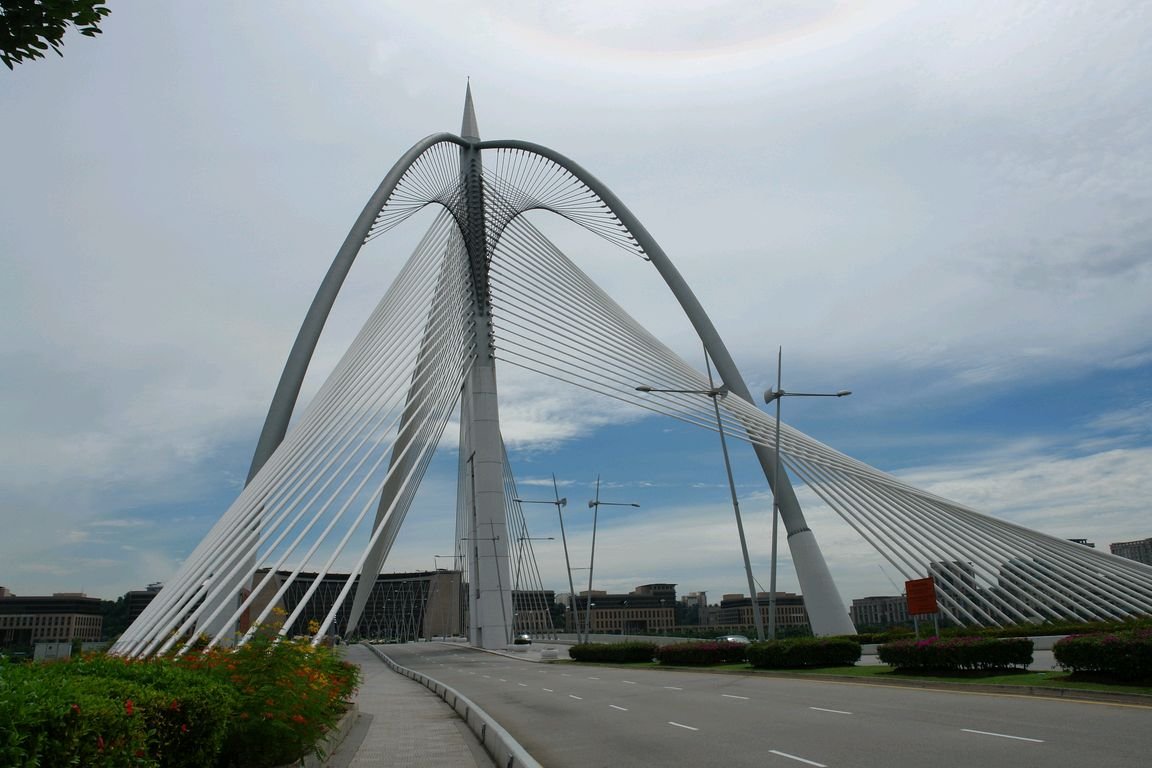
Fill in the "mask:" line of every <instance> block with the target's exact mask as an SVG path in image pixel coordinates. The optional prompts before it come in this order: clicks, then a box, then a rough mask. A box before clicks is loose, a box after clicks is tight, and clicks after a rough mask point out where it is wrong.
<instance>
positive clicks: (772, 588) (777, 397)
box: [764, 347, 852, 640]
mask: <svg viewBox="0 0 1152 768" xmlns="http://www.w3.org/2000/svg"><path fill="white" fill-rule="evenodd" d="M783 360H784V348H783V347H778V348H777V349H776V389H766V390H764V402H765V403H768V404H771V403H776V460H775V462H774V466H773V467H772V564H771V569H772V573H771V575H770V576H769V577H768V637H769V639H771V640H775V639H776V530H777V527H778V525H779V523H778V520H779V518H780V494H779V491H777V490H776V489H777V488H778V487H779V486H778V485H777V481H778V480H779V479H780V401H781V400H783V399H784V398H786V397H847V396H848V395H850V394H852V391H851V390H848V389H841V390H840V391H838V392H785V391H784V388H783V387H782V386H781V384H780V378H781V375H782V364H783Z"/></svg>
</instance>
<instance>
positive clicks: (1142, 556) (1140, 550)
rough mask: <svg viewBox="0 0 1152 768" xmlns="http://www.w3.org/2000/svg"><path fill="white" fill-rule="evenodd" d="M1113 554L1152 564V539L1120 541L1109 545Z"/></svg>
mask: <svg viewBox="0 0 1152 768" xmlns="http://www.w3.org/2000/svg"><path fill="white" fill-rule="evenodd" d="M1108 549H1110V550H1111V551H1112V554H1114V555H1119V556H1120V557H1126V558H1128V559H1129V560H1135V561H1136V562H1138V563H1144V564H1145V565H1152V539H1139V540H1138V541H1118V542H1116V543H1115V544H1112V545H1110V546H1109V547H1108Z"/></svg>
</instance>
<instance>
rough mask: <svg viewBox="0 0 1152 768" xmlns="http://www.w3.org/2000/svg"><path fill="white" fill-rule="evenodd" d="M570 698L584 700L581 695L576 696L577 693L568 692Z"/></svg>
mask: <svg viewBox="0 0 1152 768" xmlns="http://www.w3.org/2000/svg"><path fill="white" fill-rule="evenodd" d="M568 698H570V699H576V700H577V701H584V699H582V698H580V697H579V696H576V695H575V694H571V693H570V694H568Z"/></svg>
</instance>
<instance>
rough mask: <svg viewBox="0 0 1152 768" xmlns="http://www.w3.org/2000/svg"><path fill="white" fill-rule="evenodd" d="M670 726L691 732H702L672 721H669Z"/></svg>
mask: <svg viewBox="0 0 1152 768" xmlns="http://www.w3.org/2000/svg"><path fill="white" fill-rule="evenodd" d="M668 725H674V726H676V727H677V728H686V729H688V730H689V731H698V730H700V729H699V728H693V727H692V726H690V725H684V724H683V723H674V722H672V721H671V720H669V721H668Z"/></svg>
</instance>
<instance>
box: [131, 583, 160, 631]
mask: <svg viewBox="0 0 1152 768" xmlns="http://www.w3.org/2000/svg"><path fill="white" fill-rule="evenodd" d="M163 587H164V585H163V584H161V583H160V582H158V581H157V582H153V583H151V584H149V585H148V588H147V589H133V590H131V591H129V592H126V593H125V594H124V602H125V603H127V606H128V623H129V624H131V623H132V622H134V621H136V617H137V616H139V615H140V614H142V613H144V609H145V608H147V607H148V605H149V604H150V603H151V602H152V601H153V600H154V599H155V598H156V595H158V594H160V590H161V589H162V588H163Z"/></svg>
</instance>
